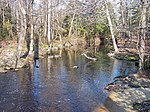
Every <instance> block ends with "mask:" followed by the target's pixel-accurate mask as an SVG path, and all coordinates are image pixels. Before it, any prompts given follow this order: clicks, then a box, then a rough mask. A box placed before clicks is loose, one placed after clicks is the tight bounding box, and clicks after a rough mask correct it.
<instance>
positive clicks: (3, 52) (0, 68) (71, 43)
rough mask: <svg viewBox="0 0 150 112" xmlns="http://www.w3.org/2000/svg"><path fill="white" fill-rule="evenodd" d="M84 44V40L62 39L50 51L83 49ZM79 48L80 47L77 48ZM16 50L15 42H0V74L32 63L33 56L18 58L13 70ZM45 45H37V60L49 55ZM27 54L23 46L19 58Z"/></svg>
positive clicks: (55, 42) (54, 43)
mask: <svg viewBox="0 0 150 112" xmlns="http://www.w3.org/2000/svg"><path fill="white" fill-rule="evenodd" d="M84 45H85V42H84V39H82V38H81V39H78V40H77V39H70V40H69V39H64V40H63V42H62V43H61V42H60V41H59V40H55V41H54V42H53V44H52V49H51V50H52V51H54V52H55V51H58V50H59V49H63V48H69V49H70V48H73V49H80V48H84ZM79 46H80V47H79ZM16 48H17V40H3V41H1V42H0V72H7V71H10V70H13V71H14V70H18V69H20V68H22V67H26V65H27V66H28V64H30V63H31V62H33V56H32V57H31V56H29V57H27V58H19V60H18V62H17V69H14V68H15V64H16ZM48 49H49V48H48V46H47V44H44V43H40V44H39V58H43V57H45V55H51V54H50V53H49V51H48ZM26 52H27V48H26V45H24V46H23V49H22V53H21V56H22V57H23V56H24V55H25V54H26Z"/></svg>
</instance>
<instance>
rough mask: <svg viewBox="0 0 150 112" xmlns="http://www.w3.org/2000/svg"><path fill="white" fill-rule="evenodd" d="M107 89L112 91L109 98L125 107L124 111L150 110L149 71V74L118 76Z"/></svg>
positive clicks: (142, 111) (143, 111) (144, 111)
mask: <svg viewBox="0 0 150 112" xmlns="http://www.w3.org/2000/svg"><path fill="white" fill-rule="evenodd" d="M105 89H107V90H108V91H110V95H109V99H110V100H111V101H113V103H114V104H117V105H118V106H119V107H121V108H123V109H124V112H138V111H139V112H149V111H150V77H149V71H147V74H146V73H138V74H132V75H129V76H123V77H121V76H120V77H116V78H115V79H114V82H112V83H110V84H108V85H107V87H106V88H105ZM118 112H119V111H118Z"/></svg>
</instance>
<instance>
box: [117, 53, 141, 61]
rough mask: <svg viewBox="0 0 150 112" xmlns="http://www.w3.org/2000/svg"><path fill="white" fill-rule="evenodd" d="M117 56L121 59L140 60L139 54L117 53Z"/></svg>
mask: <svg viewBox="0 0 150 112" xmlns="http://www.w3.org/2000/svg"><path fill="white" fill-rule="evenodd" d="M115 58H116V59H119V60H127V61H138V60H139V57H138V56H137V55H128V54H115Z"/></svg>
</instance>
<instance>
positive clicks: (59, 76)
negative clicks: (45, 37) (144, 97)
mask: <svg viewBox="0 0 150 112" xmlns="http://www.w3.org/2000/svg"><path fill="white" fill-rule="evenodd" d="M80 54H81V53H80V52H79V51H73V50H70V51H65V50H64V51H62V54H61V58H57V59H50V58H49V57H47V58H44V59H41V60H39V61H38V60H37V61H36V63H34V64H33V65H34V66H29V67H28V68H25V69H22V70H21V71H18V72H9V73H7V74H0V93H1V94H0V110H1V111H6V112H9V111H10V112H12V111H13V112H18V111H19V112H22V111H25V112H31V111H32V112H34V111H35V112H38V111H41V112H92V111H95V110H96V109H97V108H99V107H100V106H101V105H102V104H103V103H105V101H106V99H107V97H108V94H109V93H107V91H105V90H104V89H103V88H104V87H105V86H106V85H107V84H108V83H109V82H111V81H112V80H113V78H114V77H116V76H118V75H127V74H130V73H135V72H136V71H137V68H136V67H135V66H134V63H131V62H127V61H118V60H113V59H110V58H109V57H107V55H106V54H105V53H103V52H99V53H97V54H96V55H97V56H98V61H96V62H93V61H89V60H87V59H86V58H85V57H83V56H81V55H80ZM37 64H38V65H39V67H38V66H37ZM75 65H76V66H78V68H73V66H75Z"/></svg>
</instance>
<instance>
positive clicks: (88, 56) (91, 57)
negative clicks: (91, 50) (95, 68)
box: [81, 53, 97, 61]
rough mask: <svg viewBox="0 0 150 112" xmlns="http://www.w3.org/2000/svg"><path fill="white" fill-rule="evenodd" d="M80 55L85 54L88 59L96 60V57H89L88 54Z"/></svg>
mask: <svg viewBox="0 0 150 112" xmlns="http://www.w3.org/2000/svg"><path fill="white" fill-rule="evenodd" d="M81 55H83V56H85V57H86V58H87V59H89V60H93V61H96V60H97V58H93V57H90V56H88V55H87V54H86V53H82V54H81Z"/></svg>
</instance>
